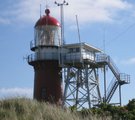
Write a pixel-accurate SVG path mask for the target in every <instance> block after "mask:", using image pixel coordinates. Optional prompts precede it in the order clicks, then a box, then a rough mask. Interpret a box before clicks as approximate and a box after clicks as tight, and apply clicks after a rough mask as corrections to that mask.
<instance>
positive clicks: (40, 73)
mask: <svg viewBox="0 0 135 120" xmlns="http://www.w3.org/2000/svg"><path fill="white" fill-rule="evenodd" d="M60 31H61V27H60V23H59V22H58V20H57V19H55V18H54V17H52V16H50V10H49V9H46V10H45V15H43V16H42V17H40V19H39V20H38V21H37V22H36V23H35V26H34V41H32V42H31V43H30V48H31V51H33V52H34V53H33V54H31V55H29V56H28V63H29V64H30V65H31V66H33V68H34V94H33V97H34V99H36V100H38V101H45V102H49V103H53V104H61V101H62V87H61V86H62V72H61V71H62V68H61V67H60V65H59V61H60V46H61V32H60Z"/></svg>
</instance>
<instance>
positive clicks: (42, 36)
mask: <svg viewBox="0 0 135 120" xmlns="http://www.w3.org/2000/svg"><path fill="white" fill-rule="evenodd" d="M35 43H36V45H60V44H61V42H60V27H58V26H52V25H51V26H47V25H45V26H38V27H36V28H35Z"/></svg>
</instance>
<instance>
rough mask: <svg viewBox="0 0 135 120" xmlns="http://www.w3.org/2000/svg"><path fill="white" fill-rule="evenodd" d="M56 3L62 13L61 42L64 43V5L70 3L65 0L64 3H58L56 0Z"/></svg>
mask: <svg viewBox="0 0 135 120" xmlns="http://www.w3.org/2000/svg"><path fill="white" fill-rule="evenodd" d="M54 3H55V4H56V5H57V6H60V14H61V44H62V45H64V43H65V41H64V9H63V6H64V5H68V2H66V1H65V0H64V1H63V3H57V2H56V1H55V2H54Z"/></svg>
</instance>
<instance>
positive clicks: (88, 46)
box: [63, 42, 103, 52]
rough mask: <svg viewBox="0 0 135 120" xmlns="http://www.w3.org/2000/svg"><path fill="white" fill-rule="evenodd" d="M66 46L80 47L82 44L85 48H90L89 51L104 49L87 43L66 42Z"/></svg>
mask: <svg viewBox="0 0 135 120" xmlns="http://www.w3.org/2000/svg"><path fill="white" fill-rule="evenodd" d="M63 46H64V47H66V48H77V47H80V46H82V47H83V48H84V49H88V50H89V51H93V52H103V51H102V50H100V49H99V48H96V47H94V46H92V45H90V44H87V43H84V42H83V43H73V44H66V45H63Z"/></svg>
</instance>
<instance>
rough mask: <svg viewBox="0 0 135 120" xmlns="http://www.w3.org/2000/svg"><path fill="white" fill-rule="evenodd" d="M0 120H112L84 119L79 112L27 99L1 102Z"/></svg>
mask: <svg viewBox="0 0 135 120" xmlns="http://www.w3.org/2000/svg"><path fill="white" fill-rule="evenodd" d="M0 120H111V119H110V118H109V117H108V118H107V117H105V116H104V118H103V117H97V116H95V115H92V114H91V113H88V115H87V117H84V116H83V117H82V115H81V114H80V113H78V112H71V111H70V110H68V109H62V108H59V107H57V106H54V105H49V104H46V103H41V102H37V101H35V100H29V99H25V98H21V99H18V98H15V99H6V100H1V101H0Z"/></svg>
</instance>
